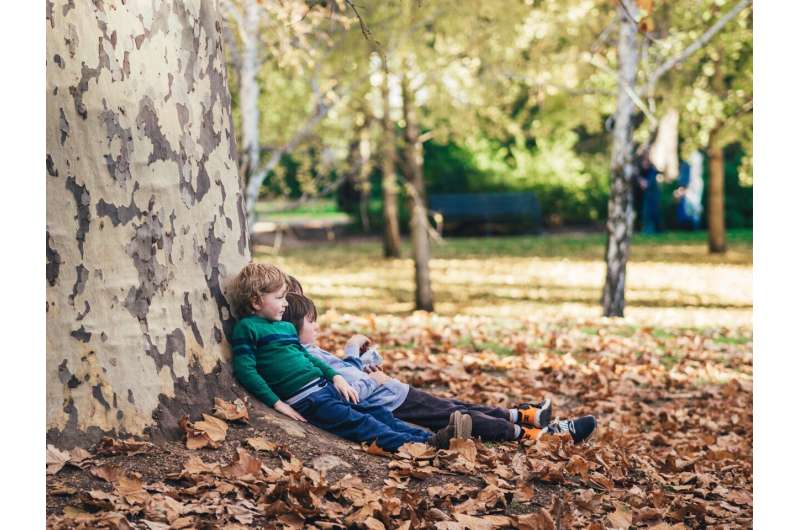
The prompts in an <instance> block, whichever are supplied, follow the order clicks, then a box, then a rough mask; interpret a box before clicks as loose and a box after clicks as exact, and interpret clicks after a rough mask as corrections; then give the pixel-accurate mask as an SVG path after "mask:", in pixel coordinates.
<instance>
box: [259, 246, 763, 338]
mask: <svg viewBox="0 0 800 530" xmlns="http://www.w3.org/2000/svg"><path fill="white" fill-rule="evenodd" d="M728 244H729V250H728V252H727V253H726V254H724V255H713V256H710V255H709V254H708V252H707V249H706V234H705V233H704V232H702V233H700V232H698V233H683V232H677V233H669V234H660V235H657V236H649V237H643V236H638V235H637V236H636V238H635V239H634V242H633V246H632V256H631V260H630V263H629V266H628V278H627V295H626V299H627V309H626V319H625V320H624V321H622V322H617V324H626V325H628V324H629V325H635V326H655V327H657V328H659V329H660V328H663V329H665V330H666V331H663V332H664V333H669V328H676V327H677V328H680V327H692V328H704V327H714V328H720V327H722V328H726V329H736V330H739V331H738V332H737V335H738V334H740V333H741V334H743V336H744V337H745V338H744V339H736V338H734V339H733V340H747V336H749V335H750V334H751V332H750V329H751V326H752V300H753V294H752V231H749V230H747V231H732V232H730V233H729V235H728ZM604 245H605V236H604V234H600V233H598V234H574V235H573V234H570V235H546V236H516V237H488V238H448V239H446V240H445V242H444V243H442V244H438V245H435V246H434V248H433V256H434V257H433V259H432V261H431V269H432V278H433V290H434V296H435V304H436V312H437V314H440V315H446V316H455V315H460V314H463V315H476V316H477V315H482V316H490V317H497V318H501V319H506V318H519V317H525V319H529V318H533V319H536V320H537V321H542V322H559V321H564V320H566V321H569V322H570V323H580V322H589V323H591V322H592V321H596V320H598V319H599V318H600V317H601V316H602V313H601V308H600V302H599V300H600V296H601V290H602V285H603V280H604V275H605V264H604V261H603V252H604ZM403 256H404V258H403V259H396V260H386V259H384V258H383V256H382V250H381V246H380V242H379V241H378V240H377V239H376V240H371V241H359V242H332V243H319V244H313V245H311V244H310V245H309V246H305V247H301V248H294V249H285V250H282V251H281V252H280V254H278V255H273V254H272V253H270V252H269V248H268V247H259V248H257V249H256V259H259V260H263V261H272V262H274V263H276V264H277V265H279V266H280V267H282V268H284V269H285V270H287V271H288V272H290V273H291V274H293V275H295V276H297V277H298V278H299V279H300V280H301V281H302V283H303V285H304V287H305V289H306V293H307V294H308V295H310V296H311V297H312V298H314V300H315V301H316V303H317V305H318V306H319V307H320V308H321V309H322V311H323V312H324V311H326V310H331V309H335V310H336V311H337V312H338V313H340V314H342V313H350V314H353V315H361V316H364V315H369V314H410V313H411V312H412V310H413V299H414V291H413V288H414V284H413V274H414V272H413V263H412V261H411V259H410V258H409V257H408V256H410V250H409V248H408V245H407V244H406V245H405V246H404V248H403ZM615 325H616V324H615Z"/></svg>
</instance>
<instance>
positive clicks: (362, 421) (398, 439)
mask: <svg viewBox="0 0 800 530" xmlns="http://www.w3.org/2000/svg"><path fill="white" fill-rule="evenodd" d="M294 408H295V410H297V412H298V413H300V414H301V415H302V416H303V417H305V418H306V419H307V420H308V421H309V423H311V424H312V425H314V426H316V427H319V428H320V429H323V430H326V431H328V432H332V433H334V434H336V435H338V436H341V437H342V438H346V439H348V440H351V441H353V442H372V441H375V443H377V445H378V447H380V448H381V449H383V450H385V451H396V450H397V449H398V448H399V447H400V446H401V445H403V444H404V443H407V442H423V443H424V442H427V441H428V439H429V438H430V437H431V436H432V435H431V434H430V433H427V432H424V431H420V432H421V433H422V434H419V435H415V434H410V433H408V432H398V431H396V430H393V429H391V428H390V427H389V426H388V425H386V424H384V423H381V422H380V421H378V420H377V419H375V418H374V417H373V416H371V415H369V414H364V413H363V412H359V411H357V410H355V409H354V408H352V407H351V406H350V405H349V404H348V403H346V402H345V401H343V400H342V398H341V397H340V396H339V394H338V393H337V392H336V390H334V389H333V387H332V386H331V385H328V386H326V387H325V388H323V389H322V390H320V391H319V392H317V393H316V394H312V395H311V396H309V397H308V398H306V399H304V400H303V401H301V402H299V403H296V404H295V405H294Z"/></svg>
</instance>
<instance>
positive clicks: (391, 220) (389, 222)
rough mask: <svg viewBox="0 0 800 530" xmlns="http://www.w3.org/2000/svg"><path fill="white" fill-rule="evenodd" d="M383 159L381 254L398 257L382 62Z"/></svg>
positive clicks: (392, 160) (394, 179) (386, 89)
mask: <svg viewBox="0 0 800 530" xmlns="http://www.w3.org/2000/svg"><path fill="white" fill-rule="evenodd" d="M381 93H382V96H383V120H382V125H383V138H382V141H383V161H382V164H381V169H382V172H383V177H382V178H381V187H382V191H383V255H384V256H385V257H387V258H399V257H400V224H399V222H398V220H397V175H396V174H395V161H396V159H397V153H396V147H395V134H394V122H393V121H392V116H391V106H390V101H389V67H388V66H387V65H386V62H385V61H384V63H383V84H382V85H381Z"/></svg>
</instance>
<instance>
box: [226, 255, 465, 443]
mask: <svg viewBox="0 0 800 530" xmlns="http://www.w3.org/2000/svg"><path fill="white" fill-rule="evenodd" d="M286 290H287V279H286V276H285V275H284V274H283V272H281V270H280V269H278V268H277V267H275V266H272V265H267V264H260V263H250V264H249V265H247V266H246V267H244V268H243V269H242V270H241V271H240V272H239V274H238V275H237V276H236V277H235V278H234V280H233V282H232V283H231V286H230V291H229V292H230V295H229V297H230V300H231V305H232V308H233V310H234V313H235V314H236V315H237V317H239V318H240V320H239V321H238V322H237V323H236V325H235V326H234V328H233V332H232V336H231V345H232V347H233V372H234V375H235V376H236V379H237V380H238V381H239V383H241V385H242V386H243V387H245V388H246V389H247V390H248V391H250V392H251V393H252V394H254V395H255V396H256V397H257V398H258V399H260V400H261V401H263V402H264V403H266V404H267V405H269V406H270V407H274V408H275V410H277V411H278V412H281V413H283V414H285V415H286V416H289V417H290V418H293V419H295V420H298V421H303V422H305V421H308V422H310V423H311V424H312V425H315V426H317V427H319V428H321V429H324V430H326V431H330V432H332V433H334V434H337V435H339V436H341V437H343V438H347V439H348V440H351V441H354V442H374V443H375V444H376V445H377V446H378V447H380V448H381V449H383V450H385V451H396V450H397V449H398V448H399V447H400V446H401V445H403V444H404V443H407V442H425V443H429V444H431V445H433V446H434V447H437V448H446V447H449V444H450V439H451V438H454V437H458V438H468V437H469V436H470V433H471V430H472V420H471V418H470V417H469V416H467V415H462V414H460V413H459V414H454V415H453V418H452V420H451V421H450V422H449V424H448V425H447V426H445V427H444V428H442V429H439V430H438V431H437V432H436V433H434V434H431V433H429V432H427V431H423V430H422V429H417V428H414V427H411V426H409V425H406V424H404V423H403V422H399V421H397V420H395V419H394V418H393V417H392V415H391V414H389V413H388V411H386V410H385V409H370V411H369V413H364V412H361V411H358V410H355V409H354V408H353V407H352V406H351V405H350V404H349V403H348V402H347V401H350V402H352V403H357V402H358V394H357V393H356V392H355V390H353V388H352V387H350V385H349V384H347V381H346V380H345V379H344V378H343V377H342V376H341V375H339V374H338V373H336V371H335V370H333V369H332V368H331V367H330V366H329V365H328V364H326V363H325V362H323V361H321V360H319V359H317V358H316V357H313V356H311V355H309V354H308V352H307V351H306V350H305V349H304V348H303V347H302V346H301V345H300V342H299V341H298V338H297V332H296V331H295V328H294V326H292V324H290V323H288V322H282V321H281V317H282V316H283V313H284V311H285V309H286V305H287V302H286ZM345 400H347V401H345Z"/></svg>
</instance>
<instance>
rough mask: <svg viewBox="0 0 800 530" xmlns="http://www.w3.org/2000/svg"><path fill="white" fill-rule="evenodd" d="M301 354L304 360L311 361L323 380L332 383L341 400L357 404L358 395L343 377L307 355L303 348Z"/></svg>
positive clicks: (321, 361)
mask: <svg viewBox="0 0 800 530" xmlns="http://www.w3.org/2000/svg"><path fill="white" fill-rule="evenodd" d="M303 352H304V355H305V356H306V358H308V360H309V361H311V363H312V364H313V365H314V366H316V367H317V368H319V369H320V370H321V371H322V374H323V375H324V376H325V378H326V379H327V380H328V381H330V382H331V383H333V387H334V388H335V389H336V391H337V392H339V394H341V396H342V398H344V400H345V401H349V402H351V403H358V393H357V392H356V391H355V390H353V387H351V386H350V385H349V384H348V383H347V381H346V380H345V378H344V377H342V376H341V375H339V374H338V373H337V372H336V370H334V369H333V368H331V366H330V365H329V364H328V363H326V362H325V361H323V360H322V359H317V358H316V357H314V356H313V355H311V354H310V353H308V351H306V350H305V348H304V349H303Z"/></svg>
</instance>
